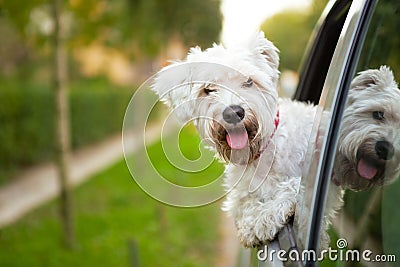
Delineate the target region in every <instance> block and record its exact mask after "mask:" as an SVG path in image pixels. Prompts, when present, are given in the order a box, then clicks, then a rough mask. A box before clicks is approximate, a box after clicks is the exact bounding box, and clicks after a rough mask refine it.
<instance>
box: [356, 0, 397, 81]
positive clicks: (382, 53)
mask: <svg viewBox="0 0 400 267" xmlns="http://www.w3.org/2000/svg"><path fill="white" fill-rule="evenodd" d="M399 13H400V4H399V2H398V1H396V0H386V1H381V2H379V4H378V6H377V8H376V11H375V13H374V15H373V16H372V20H371V23H370V26H369V29H368V33H367V36H366V40H365V43H364V46H363V50H362V52H361V58H360V61H359V64H358V66H357V69H358V71H362V70H366V69H370V68H379V66H381V65H383V64H385V65H388V66H390V67H391V69H392V70H393V72H394V74H395V76H396V78H397V79H396V80H397V81H399V79H400V49H399V47H400V36H399V34H398V29H399V28H400V21H399V20H398V17H399V16H398V15H399Z"/></svg>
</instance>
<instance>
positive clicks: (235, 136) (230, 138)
mask: <svg viewBox="0 0 400 267" xmlns="http://www.w3.org/2000/svg"><path fill="white" fill-rule="evenodd" d="M248 139H249V138H248V136H247V132H246V131H240V132H233V133H228V134H227V135H226V141H227V142H228V145H229V146H230V148H232V149H243V148H245V147H246V146H247V143H248Z"/></svg>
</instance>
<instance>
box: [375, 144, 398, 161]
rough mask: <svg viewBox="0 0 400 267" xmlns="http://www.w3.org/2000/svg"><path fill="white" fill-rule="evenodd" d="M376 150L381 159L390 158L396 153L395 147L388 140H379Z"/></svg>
mask: <svg viewBox="0 0 400 267" xmlns="http://www.w3.org/2000/svg"><path fill="white" fill-rule="evenodd" d="M375 152H376V154H377V155H378V157H379V158H380V159H383V160H390V159H391V158H392V157H393V154H394V147H393V145H392V144H391V143H390V142H388V141H378V142H376V144H375Z"/></svg>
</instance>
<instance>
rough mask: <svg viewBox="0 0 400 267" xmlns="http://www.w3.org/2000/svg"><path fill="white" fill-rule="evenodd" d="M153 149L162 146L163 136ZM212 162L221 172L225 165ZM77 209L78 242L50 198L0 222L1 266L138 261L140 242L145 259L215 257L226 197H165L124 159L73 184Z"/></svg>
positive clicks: (148, 262)
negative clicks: (196, 201) (153, 192)
mask: <svg viewBox="0 0 400 267" xmlns="http://www.w3.org/2000/svg"><path fill="white" fill-rule="evenodd" d="M186 132H187V133H184V134H189V135H193V133H192V131H191V130H189V131H186ZM192 138H195V137H192ZM188 139H189V140H190V144H192V143H193V139H190V138H188ZM183 140H185V138H183ZM196 142H197V141H196ZM182 145H183V146H189V144H185V141H183V144H182ZM151 149H152V151H153V152H152V153H156V152H154V151H157V150H158V151H159V153H161V145H160V143H158V144H155V145H153V146H152V148H151ZM189 151H190V150H189ZM193 153H198V151H197V152H196V151H194V152H193ZM160 164H161V165H163V166H164V168H171V166H170V167H168V165H167V164H165V163H162V162H160ZM210 168H214V170H215V172H220V171H221V169H222V166H220V165H219V164H213V165H212V166H211V167H210ZM209 171H210V170H208V171H207V172H209ZM211 171H212V170H211ZM197 178H198V177H197ZM21 197H23V196H22V195H21ZM73 209H74V214H75V218H74V219H75V228H76V236H77V241H78V242H77V243H78V245H77V247H76V248H75V249H73V250H66V249H65V248H64V247H63V245H62V242H61V227H60V224H59V220H58V206H57V202H56V201H52V202H51V203H49V204H46V205H45V206H43V207H41V208H40V209H38V210H35V211H33V212H32V213H30V214H29V215H27V216H26V217H24V218H23V219H22V220H20V221H19V222H17V223H16V224H14V225H12V226H9V227H6V228H4V229H2V230H0V266H9V267H12V266H21V267H22V266H23V267H26V266H85V267H86V266H107V267H111V266H135V265H134V264H133V263H134V260H133V256H132V255H133V254H135V250H133V249H132V247H134V244H137V247H138V250H139V252H138V253H139V261H140V266H213V265H214V264H213V263H214V261H215V257H216V256H217V255H216V254H217V253H216V244H217V240H218V223H219V209H220V203H219V202H217V203H214V204H211V205H208V206H206V207H201V208H192V209H183V208H174V207H170V206H166V205H163V204H161V203H159V202H157V201H155V200H153V199H152V198H150V197H149V196H148V195H146V194H145V193H143V192H142V191H141V189H140V188H139V187H138V186H137V185H136V183H135V182H134V180H133V179H132V178H131V176H130V174H129V172H128V169H127V167H126V165H125V162H124V161H121V162H119V163H117V164H116V165H114V166H112V167H111V168H109V169H108V170H106V171H104V172H102V173H100V174H98V175H96V176H94V177H93V178H92V179H91V180H90V181H89V182H87V183H86V184H84V185H82V186H80V187H79V188H77V189H75V190H74V192H73Z"/></svg>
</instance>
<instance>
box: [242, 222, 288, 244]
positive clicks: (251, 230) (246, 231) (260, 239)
mask: <svg viewBox="0 0 400 267" xmlns="http://www.w3.org/2000/svg"><path fill="white" fill-rule="evenodd" d="M280 229H281V225H273V224H271V223H270V222H269V223H267V224H266V223H265V222H263V221H255V222H254V223H253V224H251V225H250V224H247V225H242V226H241V227H238V237H239V240H240V243H241V244H242V245H243V246H244V247H246V248H254V247H257V246H260V245H264V244H265V243H267V242H268V241H272V240H274V239H275V237H276V235H277V234H278V232H279V231H280Z"/></svg>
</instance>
